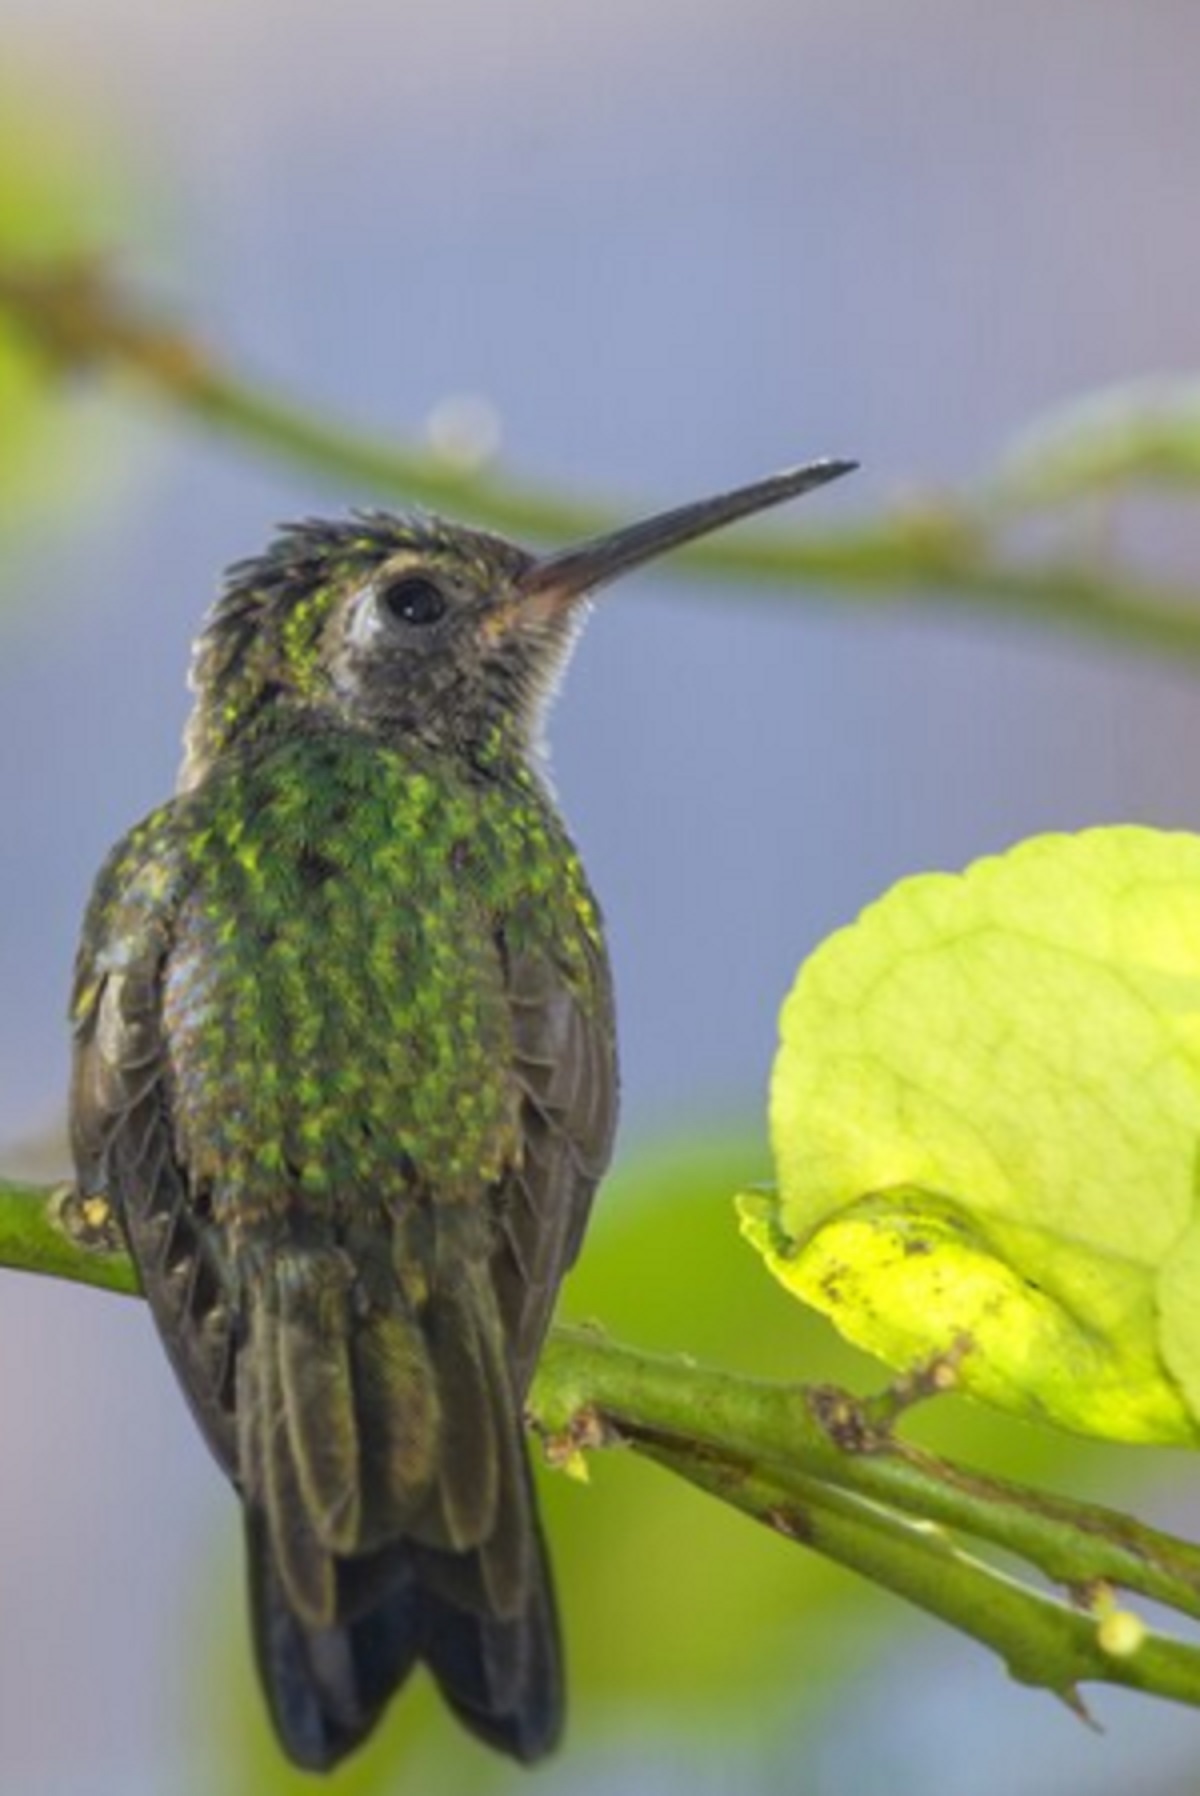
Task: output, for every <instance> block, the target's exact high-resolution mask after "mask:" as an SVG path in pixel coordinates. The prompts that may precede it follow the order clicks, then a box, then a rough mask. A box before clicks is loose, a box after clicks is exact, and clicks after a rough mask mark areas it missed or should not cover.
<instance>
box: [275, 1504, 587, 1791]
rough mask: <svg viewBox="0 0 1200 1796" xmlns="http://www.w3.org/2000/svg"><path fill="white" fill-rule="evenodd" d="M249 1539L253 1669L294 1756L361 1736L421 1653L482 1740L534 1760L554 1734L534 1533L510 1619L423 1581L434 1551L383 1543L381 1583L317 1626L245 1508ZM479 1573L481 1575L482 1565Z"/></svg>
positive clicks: (556, 1717) (557, 1693) (545, 1606)
mask: <svg viewBox="0 0 1200 1796" xmlns="http://www.w3.org/2000/svg"><path fill="white" fill-rule="evenodd" d="M246 1546H247V1554H248V1561H249V1571H250V1609H251V1616H252V1620H253V1637H254V1649H255V1654H256V1657H257V1660H258V1668H259V1674H260V1676H261V1679H262V1683H263V1688H264V1689H265V1691H266V1695H267V1703H268V1707H269V1709H270V1712H271V1718H272V1720H273V1722H274V1724H275V1729H276V1732H277V1733H278V1735H279V1738H280V1741H281V1743H282V1745H283V1747H284V1750H285V1751H286V1752H287V1753H288V1755H289V1757H290V1758H292V1759H294V1760H295V1762H296V1763H297V1764H299V1765H302V1766H304V1767H305V1768H306V1769H308V1770H312V1771H328V1770H331V1769H332V1768H333V1767H334V1766H335V1765H336V1764H337V1763H338V1762H339V1761H340V1760H341V1759H343V1758H345V1757H346V1755H347V1754H348V1753H351V1752H353V1751H354V1750H355V1749H356V1748H357V1747H358V1746H360V1745H361V1744H362V1742H363V1741H364V1740H365V1739H366V1737H367V1735H368V1734H369V1733H370V1732H371V1730H372V1729H373V1728H374V1726H375V1724H376V1722H377V1721H378V1720H379V1719H380V1717H381V1715H382V1714H383V1711H384V1709H385V1708H386V1707H387V1705H388V1702H389V1700H390V1699H391V1697H392V1696H393V1695H394V1694H395V1692H396V1691H397V1690H398V1689H399V1688H400V1686H401V1685H402V1684H403V1683H404V1681H405V1679H406V1678H407V1677H408V1675H409V1673H410V1672H411V1671H412V1669H413V1666H414V1665H415V1663H416V1662H417V1660H418V1659H424V1660H425V1661H426V1662H427V1663H428V1665H429V1669H430V1671H431V1672H432V1673H433V1676H434V1677H435V1679H436V1680H437V1683H438V1686H439V1688H440V1690H441V1692H442V1695H443V1696H444V1697H445V1699H446V1701H447V1702H448V1703H449V1705H450V1707H451V1708H452V1709H453V1710H454V1712H455V1714H456V1715H457V1716H458V1717H459V1719H460V1720H461V1721H462V1722H463V1723H464V1725H465V1726H467V1727H468V1728H470V1730H471V1731H472V1733H474V1734H476V1735H478V1736H479V1738H480V1739H482V1740H484V1741H485V1742H486V1743H487V1744H488V1745H489V1746H492V1747H495V1748H497V1749H498V1750H499V1751H501V1752H506V1753H508V1754H510V1755H511V1756H512V1757H513V1758H516V1759H519V1760H521V1761H522V1762H523V1763H532V1761H533V1760H535V1759H539V1758H541V1757H542V1756H543V1755H544V1754H545V1753H547V1752H549V1751H550V1750H551V1748H552V1747H553V1746H554V1745H555V1744H556V1743H557V1741H558V1738H559V1735H560V1733H561V1731H562V1718H563V1688H562V1659H561V1648H560V1644H559V1632H558V1617H557V1613H556V1609H555V1603H554V1594H553V1589H552V1586H551V1583H550V1574H549V1568H548V1566H547V1563H546V1558H545V1553H544V1549H543V1547H542V1542H541V1536H540V1533H539V1534H538V1537H537V1542H536V1547H537V1551H536V1563H535V1565H534V1567H533V1568H532V1572H531V1576H530V1581H529V1587H528V1588H529V1596H528V1601H527V1604H526V1606H525V1607H524V1609H523V1610H522V1611H521V1612H520V1613H518V1614H517V1615H514V1616H513V1617H512V1618H511V1619H508V1620H498V1619H497V1618H496V1617H495V1616H491V1615H487V1614H479V1613H477V1612H475V1611H474V1609H473V1608H472V1609H468V1608H462V1607H459V1606H458V1605H457V1604H455V1603H452V1602H450V1601H449V1600H447V1598H446V1597H444V1596H442V1595H440V1594H438V1592H437V1590H436V1588H431V1586H436V1584H437V1583H438V1581H439V1580H438V1565H437V1562H438V1561H439V1559H440V1558H441V1557H442V1556H441V1555H439V1554H436V1553H430V1552H429V1551H428V1550H422V1549H420V1548H416V1549H410V1548H408V1547H398V1548H395V1549H392V1550H391V1551H390V1552H389V1553H388V1554H387V1555H386V1557H387V1559H388V1561H389V1563H388V1581H387V1587H386V1591H387V1593H386V1595H383V1596H382V1597H381V1598H380V1600H378V1601H377V1602H375V1603H374V1604H373V1605H372V1606H370V1607H367V1608H364V1609H362V1610H361V1611H360V1612H358V1613H356V1614H353V1615H352V1616H351V1618H349V1619H347V1620H346V1621H345V1622H343V1623H340V1624H338V1625H336V1626H333V1627H328V1628H319V1629H311V1628H307V1627H306V1626H305V1625H304V1623H303V1622H301V1621H299V1620H298V1619H297V1617H296V1616H295V1614H294V1613H293V1612H292V1610H291V1609H290V1608H289V1607H288V1603H287V1599H286V1596H285V1594H284V1591H283V1586H282V1583H281V1581H280V1578H279V1575H278V1573H277V1571H276V1570H275V1566H274V1563H273V1560H272V1557H271V1552H270V1547H269V1545H268V1541H267V1533H266V1527H265V1523H264V1520H263V1518H262V1516H261V1515H257V1514H255V1513H254V1512H253V1511H249V1510H248V1511H247V1527H246ZM383 1557H384V1556H383V1555H381V1556H380V1558H381V1559H382V1558H383ZM344 1569H345V1570H346V1571H348V1572H349V1571H352V1569H353V1568H352V1566H347V1567H345V1568H344ZM377 1577H378V1571H377V1570H376V1572H375V1573H374V1574H373V1575H372V1576H371V1577H370V1579H369V1582H370V1584H371V1585H373V1586H374V1587H375V1589H376V1590H378V1583H377ZM477 1578H478V1582H479V1583H480V1585H482V1581H483V1580H482V1574H481V1573H477Z"/></svg>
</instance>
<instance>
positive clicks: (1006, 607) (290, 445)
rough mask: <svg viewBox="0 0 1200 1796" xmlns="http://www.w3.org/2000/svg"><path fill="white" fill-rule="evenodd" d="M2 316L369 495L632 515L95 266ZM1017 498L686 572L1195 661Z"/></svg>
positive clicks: (1158, 610)
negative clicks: (140, 300) (1007, 621)
mask: <svg viewBox="0 0 1200 1796" xmlns="http://www.w3.org/2000/svg"><path fill="white" fill-rule="evenodd" d="M0 311H2V312H3V313H5V314H6V315H7V318H8V320H9V322H10V323H11V324H12V325H14V326H15V327H16V328H17V329H18V330H20V331H22V332H23V333H24V334H25V335H26V336H27V338H28V339H29V340H30V342H31V343H32V345H33V346H34V348H35V350H36V351H37V353H39V354H41V355H42V356H44V357H45V358H47V359H48V361H49V363H50V365H51V366H52V367H54V368H58V369H66V370H76V369H83V370H95V371H99V372H103V373H105V374H109V375H113V376H116V377H119V378H122V379H124V380H125V381H127V382H129V383H132V384H133V385H134V386H135V387H137V388H139V389H141V391H142V392H144V393H147V394H149V395H150V396H151V397H153V398H154V399H156V400H158V401H159V402H160V403H165V404H166V405H168V406H169V407H170V408H172V409H173V410H175V411H176V412H178V413H180V415H181V416H183V417H184V418H186V419H188V420H190V421H192V422H194V423H197V424H200V425H202V426H205V427H207V428H209V429H213V430H217V431H220V432H221V433H223V434H224V435H226V436H228V437H230V438H231V439H232V440H233V441H234V442H235V443H237V444H239V445H240V446H242V447H243V448H246V449H250V450H254V451H256V452H259V453H261V454H264V455H266V456H268V457H271V458H273V459H275V460H281V461H285V462H290V463H292V464H293V465H296V466H299V467H301V468H303V469H305V470H306V471H307V472H309V473H312V474H317V475H320V476H321V477H322V478H324V479H326V480H329V481H331V482H333V483H335V484H336V485H337V486H339V487H341V488H344V489H346V490H348V491H349V492H350V493H352V494H353V495H355V496H356V497H358V498H362V497H363V496H365V495H368V494H375V495H378V496H380V497H381V498H383V499H386V500H390V501H392V502H399V503H402V504H411V503H414V502H416V503H419V504H424V505H428V506H431V507H434V508H435V509H445V510H447V511H451V512H459V513H464V514H466V515H468V516H470V517H472V518H474V519H475V520H476V521H477V522H479V523H480V524H483V525H487V526H489V527H491V528H493V529H496V530H501V531H505V532H507V533H509V534H511V535H514V536H516V537H518V538H523V537H527V538H530V539H534V540H536V539H548V540H551V541H555V540H568V539H571V538H574V537H580V536H588V535H591V534H594V533H598V532H600V531H603V530H606V529H608V528H610V527H611V526H612V524H613V523H614V522H617V521H620V520H627V518H628V516H629V515H630V509H631V508H629V507H625V508H622V509H621V510H618V509H617V508H615V507H607V506H598V505H593V504H584V503H580V502H579V501H576V500H573V499H570V498H566V497H564V496H562V495H557V494H554V493H552V492H547V491H546V490H544V489H542V488H540V487H539V488H533V487H531V486H529V485H525V484H522V483H521V482H519V481H517V480H515V479H513V478H512V477H509V476H500V475H497V474H494V473H490V472H486V471H485V472H479V471H464V470H462V469H460V468H457V467H455V466H454V465H453V464H451V463H449V462H447V461H446V460H445V459H442V458H440V457H438V456H437V455H435V454H433V453H430V452H423V451H421V450H419V449H416V448H404V447H401V446H398V445H396V444H394V443H392V442H384V441H381V440H379V439H377V438H374V437H372V436H370V435H365V434H362V433H360V432H359V431H357V430H355V429H353V428H351V427H349V426H346V425H343V424H339V423H336V422H333V421H331V420H330V419H329V418H327V417H326V416H325V415H324V414H323V413H318V412H314V411H311V410H308V409H306V408H305V407H304V406H303V405H300V404H297V403H296V402H294V401H293V400H291V399H289V398H286V397H283V396H281V395H279V394H277V393H274V392H272V391H270V390H269V389H267V388H263V387H261V386H258V385H256V384H255V383H253V382H252V381H249V380H247V379H245V378H244V377H242V376H241V375H239V374H236V373H234V372H233V371H232V370H230V369H228V368H225V367H223V366H222V365H221V364H220V363H219V361H218V360H216V359H215V358H214V357H213V356H212V355H210V354H209V353H208V352H207V351H206V350H205V349H204V348H202V346H201V345H200V344H199V343H198V342H197V341H196V340H195V339H193V338H192V337H191V336H190V335H189V334H187V333H186V332H184V331H183V330H181V329H179V328H178V327H176V326H174V325H171V324H164V323H162V322H160V321H159V320H157V319H153V318H150V317H148V316H146V315H144V314H143V313H142V312H140V311H139V310H138V309H137V308H136V307H135V306H133V305H132V304H131V303H130V302H129V301H128V300H127V299H125V298H124V297H123V296H122V295H120V294H119V293H117V292H116V291H115V290H114V289H113V288H112V287H111V286H110V285H109V284H108V283H107V282H106V281H105V280H104V279H103V278H102V275H101V274H100V273H99V272H98V271H97V269H96V268H95V267H94V266H91V265H83V266H79V265H73V266H70V267H66V268H64V267H51V268H49V269H45V268H37V269H31V268H25V267H20V266H14V265H12V264H4V263H0ZM799 447H800V446H798V448H799ZM819 447H821V446H820V445H811V444H810V445H807V448H808V449H814V448H819ZM835 447H838V448H839V449H843V448H851V449H852V448H853V445H852V444H851V445H835ZM1106 467H1107V464H1106ZM1022 469H1023V473H1025V474H1026V475H1027V472H1028V471H1027V469H1025V465H1024V463H1023V464H1022ZM1079 478H1081V477H1077V480H1076V486H1075V487H1072V488H1071V490H1072V492H1074V491H1076V490H1077V488H1078V479H1079ZM1019 487H1020V483H1017V482H1014V483H1012V484H1011V485H1010V486H1009V487H1007V488H1004V489H1003V491H1002V490H1001V489H997V490H996V491H995V492H993V493H989V494H988V495H987V497H986V498H985V499H983V500H980V501H978V502H976V503H974V504H968V503H964V502H962V501H953V500H950V499H939V500H937V501H936V502H929V501H926V502H924V503H921V504H918V505H911V506H909V507H907V508H896V509H893V510H890V511H888V512H885V513H884V514H883V515H882V516H881V517H878V518H876V519H867V520H865V521H861V522H857V523H852V524H849V525H846V526H844V527H842V528H840V529H838V530H816V529H810V528H807V527H806V528H804V529H803V530H797V531H793V532H787V531H784V530H779V529H768V530H763V529H757V530H756V529H754V528H744V529H741V530H738V531H736V532H735V533H734V534H733V535H732V536H717V537H713V538H710V539H707V540H706V541H704V542H703V543H701V544H697V545H696V546H694V547H693V548H691V549H690V550H687V551H684V552H682V553H681V554H680V555H679V556H678V557H677V558H675V561H676V562H677V563H678V566H679V567H680V569H683V568H686V569H687V570H688V573H689V577H693V578H694V577H697V576H700V577H709V578H712V579H715V580H723V581H732V580H736V581H739V582H741V583H746V584H758V585H770V586H774V587H777V588H787V587H794V588H799V587H804V586H813V585H815V586H818V587H820V588H824V589H830V588H832V589H835V590H836V591H837V592H838V594H839V596H841V597H843V598H856V599H862V600H867V601H870V602H873V603H877V604H878V603H893V602H894V601H895V600H896V598H897V596H898V594H900V593H902V592H908V593H911V594H913V595H914V596H917V597H919V598H921V599H922V600H925V601H927V602H931V603H936V604H939V605H946V606H949V607H951V608H953V609H954V610H957V611H961V610H963V609H970V608H975V609H982V608H986V609H991V610H995V611H999V612H1001V613H1002V614H1006V615H1019V616H1023V617H1027V618H1030V619H1032V620H1034V621H1036V622H1042V623H1048V624H1053V625H1057V626H1064V627H1068V628H1071V629H1076V630H1085V631H1087V632H1089V633H1091V634H1094V635H1098V636H1100V637H1104V638H1108V639H1111V640H1116V641H1125V642H1128V643H1130V644H1132V645H1134V646H1137V647H1141V648H1144V649H1149V650H1153V651H1156V652H1158V653H1161V654H1165V655H1170V656H1171V657H1173V658H1180V657H1183V658H1187V659H1191V658H1195V659H1197V660H1200V610H1197V609H1196V608H1195V607H1194V603H1193V600H1194V595H1193V594H1192V593H1191V592H1190V591H1188V590H1187V589H1185V588H1181V587H1171V586H1168V585H1166V584H1163V583H1161V582H1156V581H1149V580H1146V579H1145V578H1144V577H1143V576H1142V575H1140V574H1139V573H1138V572H1136V571H1135V570H1133V569H1128V570H1125V569H1116V570H1111V569H1109V568H1106V567H1101V566H1099V565H1097V564H1096V563H1095V562H1094V561H1092V560H1091V559H1089V558H1087V557H1080V556H1078V555H1074V554H1071V555H1059V554H1050V555H1046V556H1042V557H1041V558H1037V559H1034V558H1030V557H1028V556H1023V555H1021V554H1020V553H1019V552H1018V551H1017V550H1015V549H1014V548H1013V546H1012V544H1011V543H1010V541H1009V535H1010V524H1011V520H1012V517H1013V515H1014V511H1015V512H1016V513H1017V514H1019V512H1020V510H1021V509H1022V504H1023V503H1024V502H1025V501H1023V500H1021V499H1020V497H1019V496H1018V497H1017V498H1016V499H1014V494H1016V493H1018V488H1019ZM1020 490H1021V491H1023V492H1025V493H1026V495H1027V500H1028V503H1030V504H1032V503H1033V500H1034V498H1035V496H1036V482H1034V481H1032V480H1031V479H1029V478H1026V479H1025V483H1024V487H1022V488H1020Z"/></svg>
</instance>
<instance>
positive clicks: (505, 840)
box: [164, 738, 586, 1213]
mask: <svg viewBox="0 0 1200 1796" xmlns="http://www.w3.org/2000/svg"><path fill="white" fill-rule="evenodd" d="M539 792H540V789H539V788H537V786H536V783H531V784H530V785H529V786H528V788H526V789H525V793H524V796H523V797H522V796H521V794H520V793H516V794H510V793H507V792H499V791H497V790H494V789H492V788H490V787H488V786H487V785H486V784H485V785H481V784H480V783H479V782H472V781H470V780H469V779H467V778H466V777H464V776H462V775H461V774H459V773H458V772H457V771H456V770H453V769H451V770H445V769H443V768H441V767H439V766H437V765H429V764H428V763H425V764H423V763H422V762H420V761H418V760H416V759H413V758H412V757H407V756H404V755H401V754H398V753H395V752H393V751H391V750H383V749H379V748H376V747H373V746H371V745H368V744H365V743H362V742H358V741H354V740H346V739H339V738H333V739H327V740H322V739H308V740H302V741H297V742H295V743H289V744H287V745H285V746H279V747H277V748H275V749H274V750H273V751H272V752H271V754H270V755H268V756H266V757H263V758H260V759H258V760H250V759H247V760H246V761H245V762H243V763H234V764H233V765H231V766H228V767H227V768H225V769H224V770H220V771H218V772H217V773H216V774H214V776H213V777H212V779H211V780H210V782H209V786H208V789H207V790H206V792H205V793H204V794H203V795H197V800H200V799H201V796H202V802H197V801H193V806H194V815H195V821H194V824H193V826H192V827H191V828H190V829H189V831H188V833H187V837H186V842H185V854H186V857H187V860H188V862H189V876H188V880H187V892H186V896H185V897H184V898H183V900H182V903H181V905H180V909H179V912H178V916H177V920H176V927H175V931H174V938H173V945H172V948H171V951H170V953H169V956H168V959H167V963H166V967H165V975H164V1021H165V1025H166V1032H167V1040H168V1046H169V1053H170V1068H171V1081H172V1107H173V1116H174V1126H175V1135H176V1141H177V1145H178V1149H179V1152H180V1154H181V1157H182V1158H183V1160H184V1162H185V1163H186V1164H187V1166H188V1168H189V1173H190V1177H191V1182H192V1187H193V1190H199V1189H207V1190H208V1191H209V1192H210V1194H211V1196H212V1199H213V1202H214V1205H215V1207H216V1208H217V1209H218V1212H219V1211H220V1209H221V1207H222V1205H223V1204H226V1203H228V1204H234V1205H236V1206H237V1207H238V1209H239V1213H242V1212H246V1211H248V1210H256V1209H259V1208H264V1209H267V1210H271V1209H275V1208H278V1207H280V1206H286V1205H290V1204H292V1203H294V1202H296V1201H297V1200H299V1199H301V1198H305V1199H308V1200H312V1201H315V1202H317V1203H327V1204H330V1205H339V1204H346V1203H353V1202H354V1200H355V1198H356V1196H359V1195H361V1194H363V1193H369V1194H370V1195H371V1197H372V1198H373V1199H375V1200H377V1201H385V1202H389V1203H390V1202H394V1201H395V1200H396V1199H398V1198H402V1197H403V1196H404V1194H405V1193H406V1192H407V1191H410V1190H413V1189H422V1190H424V1191H426V1192H430V1191H432V1192H435V1193H436V1194H437V1195H438V1197H439V1199H443V1198H444V1199H449V1200H453V1198H454V1197H455V1195H460V1196H461V1197H463V1198H470V1197H471V1196H472V1195H477V1194H478V1193H479V1192H480V1191H481V1190H482V1189H484V1188H486V1186H487V1185H489V1184H490V1183H492V1182H493V1181H494V1180H495V1179H496V1178H497V1177H498V1176H499V1175H500V1174H501V1172H502V1171H503V1170H504V1168H505V1166H506V1165H508V1164H510V1163H511V1162H512V1160H513V1159H514V1157H515V1156H516V1155H517V1154H518V1153H519V1137H518V1111H519V1095H518V1093H517V1091H516V1088H515V1084H514V1080H513V1077H512V1059H513V1049H512V1019H511V1014H510V1010H509V1005H508V1001H507V997H506V988H505V954H506V941H507V938H508V937H509V936H511V935H513V934H514V933H515V934H516V935H517V936H522V935H527V934H528V933H529V932H530V931H534V932H537V931H543V932H547V933H548V936H549V937H550V938H553V944H552V945H553V946H554V948H555V951H556V952H558V951H559V950H561V951H562V952H564V953H565V954H566V955H567V956H568V958H569V955H570V943H569V939H567V938H569V937H570V934H571V931H572V929H574V930H576V931H578V929H579V928H580V927H582V926H583V919H584V913H585V911H586V904H585V903H584V902H583V899H582V898H581V896H580V893H579V892H577V891H576V890H575V885H574V881H573V872H572V868H575V869H577V863H576V862H574V860H573V856H568V858H569V861H570V863H571V864H570V865H568V864H567V863H566V862H565V861H564V858H563V850H562V848H561V844H562V843H565V837H562V835H561V827H560V826H558V825H557V819H556V818H554V817H553V814H552V813H550V812H549V807H548V804H547V803H546V801H545V800H544V799H541V798H540V796H539ZM556 832H557V833H556ZM585 896H586V894H585ZM560 910H561V911H562V913H563V916H562V919H559V918H558V916H557V913H558V912H559V911H560ZM568 917H569V919H570V922H569V926H567V927H566V928H565V933H564V927H563V924H564V922H565V921H566V919H567V918H568Z"/></svg>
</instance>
